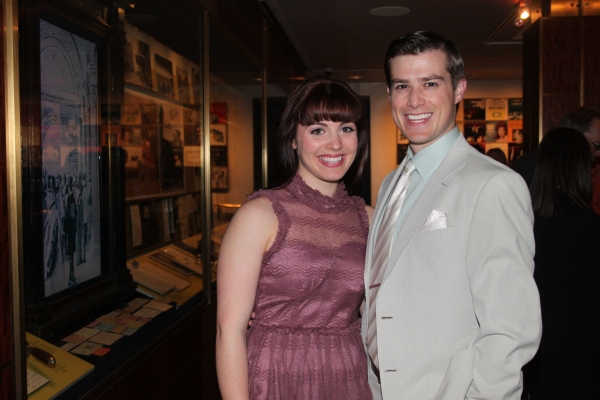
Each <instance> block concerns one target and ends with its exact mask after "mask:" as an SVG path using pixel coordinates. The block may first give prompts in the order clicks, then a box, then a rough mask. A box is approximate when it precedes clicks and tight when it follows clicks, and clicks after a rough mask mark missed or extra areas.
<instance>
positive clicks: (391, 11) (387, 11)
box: [369, 6, 410, 17]
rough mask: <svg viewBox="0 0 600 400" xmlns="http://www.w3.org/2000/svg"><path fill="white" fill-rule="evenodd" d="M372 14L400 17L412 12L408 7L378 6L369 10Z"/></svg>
mask: <svg viewBox="0 0 600 400" xmlns="http://www.w3.org/2000/svg"><path fill="white" fill-rule="evenodd" d="M369 12H370V13H371V14H372V15H375V16H376V17H399V16H401V15H406V14H408V13H409V12H410V9H409V8H406V7H396V6H389V7H376V8H373V9H371V10H370V11H369Z"/></svg>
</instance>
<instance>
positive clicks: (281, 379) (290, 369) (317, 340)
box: [247, 175, 371, 400]
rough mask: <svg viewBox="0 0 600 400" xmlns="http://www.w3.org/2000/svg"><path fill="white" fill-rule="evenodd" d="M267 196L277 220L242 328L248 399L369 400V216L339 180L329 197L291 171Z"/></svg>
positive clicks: (264, 192)
mask: <svg viewBox="0 0 600 400" xmlns="http://www.w3.org/2000/svg"><path fill="white" fill-rule="evenodd" d="M260 196H265V197H267V198H269V199H270V201H271V203H272V206H273V209H274V211H275V214H276V215H277V219H278V222H279V230H278V232H277V236H276V238H275V242H274V243H273V245H272V246H271V248H270V249H269V251H267V252H266V253H265V255H264V257H263V261H262V268H261V272H260V277H259V280H258V288H257V292H256V302H255V305H254V311H256V319H255V320H254V322H253V325H252V327H251V328H250V329H249V330H248V335H247V345H248V366H249V383H250V398H251V399H253V400H254V399H269V400H274V399H285V400H292V399H327V400H330V399H332V400H334V399H343V400H349V399H361V400H362V399H371V392H370V389H369V384H368V381H367V357H366V355H365V351H364V347H363V344H362V340H361V337H360V319H359V307H360V303H361V301H362V299H363V295H364V280H363V274H364V259H365V250H366V241H367V235H368V230H369V221H368V217H367V213H366V211H365V203H364V201H363V200H362V199H361V198H359V197H355V196H352V197H350V196H348V194H347V192H346V190H345V188H344V186H343V184H340V185H339V187H338V190H337V192H336V194H335V195H334V196H333V197H328V196H325V195H323V194H321V193H320V192H319V191H317V190H314V189H312V188H310V187H309V186H308V185H306V183H305V182H304V181H303V180H302V178H300V176H299V175H296V176H295V177H294V179H293V180H292V182H290V184H289V185H287V186H286V187H284V188H283V189H276V190H261V191H258V192H256V193H254V194H253V195H251V196H250V197H249V199H253V198H256V197H260Z"/></svg>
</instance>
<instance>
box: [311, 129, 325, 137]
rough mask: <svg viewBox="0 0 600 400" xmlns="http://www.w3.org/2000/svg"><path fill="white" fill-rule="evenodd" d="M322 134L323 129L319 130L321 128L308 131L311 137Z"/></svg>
mask: <svg viewBox="0 0 600 400" xmlns="http://www.w3.org/2000/svg"><path fill="white" fill-rule="evenodd" d="M323 132H324V131H323V129H321V128H316V129H313V130H312V131H310V133H311V134H312V135H321V134H322V133H323Z"/></svg>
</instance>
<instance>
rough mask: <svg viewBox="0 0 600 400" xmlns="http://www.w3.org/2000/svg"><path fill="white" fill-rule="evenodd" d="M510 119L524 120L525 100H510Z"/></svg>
mask: <svg viewBox="0 0 600 400" xmlns="http://www.w3.org/2000/svg"><path fill="white" fill-rule="evenodd" d="M508 119H509V120H523V99H522V98H513V99H508Z"/></svg>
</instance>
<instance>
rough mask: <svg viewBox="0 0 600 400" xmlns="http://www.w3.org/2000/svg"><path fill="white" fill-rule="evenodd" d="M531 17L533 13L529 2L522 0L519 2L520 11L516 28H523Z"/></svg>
mask: <svg viewBox="0 0 600 400" xmlns="http://www.w3.org/2000/svg"><path fill="white" fill-rule="evenodd" d="M530 16H531V11H529V0H520V1H519V11H518V13H517V19H516V20H515V25H516V26H523V24H524V23H525V20H526V19H527V18H529V17H530Z"/></svg>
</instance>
